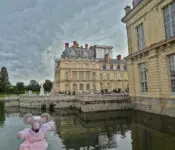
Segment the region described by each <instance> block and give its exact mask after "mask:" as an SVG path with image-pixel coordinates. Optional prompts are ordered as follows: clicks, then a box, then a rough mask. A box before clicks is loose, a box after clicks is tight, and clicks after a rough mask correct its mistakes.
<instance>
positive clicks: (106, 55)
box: [105, 54, 110, 64]
mask: <svg viewBox="0 0 175 150" xmlns="http://www.w3.org/2000/svg"><path fill="white" fill-rule="evenodd" d="M105 62H106V63H107V64H109V62H110V57H109V54H105Z"/></svg>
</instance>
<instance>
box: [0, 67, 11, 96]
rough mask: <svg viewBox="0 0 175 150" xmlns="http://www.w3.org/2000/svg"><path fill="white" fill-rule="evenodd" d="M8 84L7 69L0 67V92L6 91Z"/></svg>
mask: <svg viewBox="0 0 175 150" xmlns="http://www.w3.org/2000/svg"><path fill="white" fill-rule="evenodd" d="M9 86H10V82H9V76H8V71H7V68H6V67H2V68H1V71H0V93H7V91H8V88H9Z"/></svg>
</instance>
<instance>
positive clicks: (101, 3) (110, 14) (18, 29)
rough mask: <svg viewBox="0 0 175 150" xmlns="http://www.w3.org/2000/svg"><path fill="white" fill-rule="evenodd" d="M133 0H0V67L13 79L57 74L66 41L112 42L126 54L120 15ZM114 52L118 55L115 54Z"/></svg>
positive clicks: (37, 77) (45, 76) (49, 76)
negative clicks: (6, 68) (56, 69)
mask: <svg viewBox="0 0 175 150" xmlns="http://www.w3.org/2000/svg"><path fill="white" fill-rule="evenodd" d="M127 4H131V0H74V1H73V0H15V1H14V0H1V5H0V66H2V65H5V66H7V67H8V70H9V75H10V80H11V82H12V83H15V82H17V81H24V82H28V81H29V80H30V79H36V80H38V81H43V80H44V79H45V78H50V79H53V72H54V70H53V69H54V57H55V56H57V57H59V56H60V55H61V53H62V50H63V48H64V42H65V41H73V40H77V41H79V43H80V44H85V43H89V44H104V45H112V46H114V55H116V54H117V53H122V54H123V55H126V54H127V41H126V31H125V26H124V24H122V23H121V17H122V16H123V15H124V10H123V8H124V7H125V5H127ZM114 57H115V56H114Z"/></svg>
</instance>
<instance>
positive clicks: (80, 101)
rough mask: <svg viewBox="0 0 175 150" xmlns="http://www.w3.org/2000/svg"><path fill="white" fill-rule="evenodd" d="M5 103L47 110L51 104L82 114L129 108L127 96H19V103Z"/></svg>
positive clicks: (6, 104)
mask: <svg viewBox="0 0 175 150" xmlns="http://www.w3.org/2000/svg"><path fill="white" fill-rule="evenodd" d="M17 102H18V103H17ZM17 102H15V101H14V103H11V102H10V103H9V102H6V103H5V106H20V107H24V108H41V107H42V105H43V104H45V105H46V107H47V108H49V105H50V104H51V103H53V104H55V108H71V107H73V108H77V109H81V111H83V112H93V111H108V110H118V109H126V108H130V106H131V103H130V100H129V95H128V94H111V95H109V94H108V95H84V96H21V97H20V101H17Z"/></svg>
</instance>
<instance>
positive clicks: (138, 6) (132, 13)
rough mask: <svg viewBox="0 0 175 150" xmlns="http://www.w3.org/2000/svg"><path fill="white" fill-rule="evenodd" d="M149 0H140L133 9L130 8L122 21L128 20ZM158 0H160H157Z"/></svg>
mask: <svg viewBox="0 0 175 150" xmlns="http://www.w3.org/2000/svg"><path fill="white" fill-rule="evenodd" d="M150 1H151V0H142V1H141V2H140V3H139V4H138V5H137V6H135V7H134V8H133V9H131V10H130V11H129V12H128V13H127V14H126V15H125V16H124V17H123V18H122V22H123V23H126V22H127V21H128V20H130V19H131V18H132V17H133V16H134V15H135V14H136V13H137V12H138V11H140V10H141V9H143V7H145V6H146V5H147V4H148V3H149V2H150ZM159 1H160V0H159Z"/></svg>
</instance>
